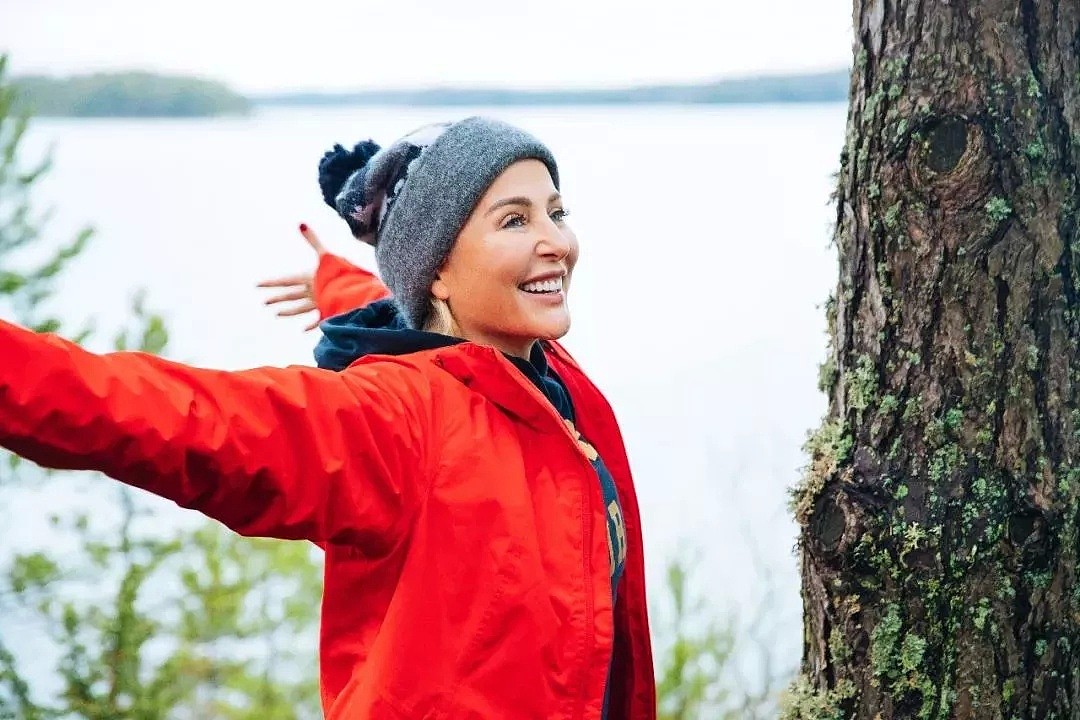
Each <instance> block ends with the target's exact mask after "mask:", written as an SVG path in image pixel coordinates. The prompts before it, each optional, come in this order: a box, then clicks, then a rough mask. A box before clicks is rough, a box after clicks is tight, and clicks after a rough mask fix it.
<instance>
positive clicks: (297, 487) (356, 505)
mask: <svg viewBox="0 0 1080 720" xmlns="http://www.w3.org/2000/svg"><path fill="white" fill-rule="evenodd" d="M430 393H431V387H430V385H428V384H427V383H425V382H423V381H422V379H421V378H420V377H419V374H418V373H417V371H416V370H415V369H413V368H411V367H409V366H406V365H404V364H401V365H399V364H392V363H379V368H378V372H377V373H376V372H374V370H373V366H365V365H360V366H357V367H354V368H351V369H350V370H347V371H345V372H341V373H334V372H329V371H323V370H318V369H315V368H306V367H295V368H260V369H254V370H247V371H242V372H225V371H217V370H205V369H199V368H194V367H189V366H186V365H182V364H180V363H175V362H171V361H168V360H163V359H161V358H157V357H154V356H152V355H147V354H143V353H131V352H120V353H110V354H106V355H96V354H93V353H90V352H88V351H86V350H84V349H82V348H80V347H78V346H77V345H75V344H73V343H70V342H68V341H66V340H63V339H61V338H59V337H56V336H53V335H39V334H36V333H33V332H31V331H29V330H25V329H23V328H20V327H17V326H15V325H11V324H9V323H6V322H3V321H0V445H2V446H4V447H6V448H8V449H10V450H12V451H14V452H15V453H17V454H19V455H22V456H24V457H26V458H27V459H30V460H32V461H34V462H37V463H39V464H41V465H44V466H46V467H52V468H67V469H81V470H98V471H101V472H104V473H106V474H108V475H110V476H112V477H114V478H116V479H118V480H120V481H122V482H125V483H127V484H130V485H133V486H136V487H140V488H144V489H146V490H149V491H150V492H153V493H155V494H157V495H161V496H163V497H166V498H169V499H171V500H173V501H175V502H176V503H177V504H179V505H181V506H183V507H189V508H194V509H197V510H199V511H201V512H203V513H205V514H206V515H208V516H210V517H212V518H215V519H217V520H219V521H221V522H223V523H224V524H226V525H228V526H229V527H231V528H233V529H234V530H236V531H238V532H240V533H243V534H246V535H262V536H272V537H282V538H305V539H309V540H313V541H316V542H327V541H328V542H365V541H378V542H385V541H387V540H390V539H391V538H392V537H393V536H396V535H397V534H398V533H401V532H403V531H404V529H405V528H406V527H407V526H408V522H409V520H410V519H411V517H412V516H413V514H414V511H415V509H416V508H417V507H418V505H419V503H420V502H421V501H422V497H423V495H424V493H425V491H426V485H427V478H429V477H430V473H429V472H428V470H427V462H428V460H427V458H428V456H429V453H428V452H427V451H426V446H427V441H428V439H429V438H430V436H431V431H432V428H433V427H434V423H433V421H432V418H431V412H432V409H433V408H435V407H436V406H437V403H434V402H432V398H431V397H430Z"/></svg>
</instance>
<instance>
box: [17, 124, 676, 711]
mask: <svg viewBox="0 0 1080 720" xmlns="http://www.w3.org/2000/svg"><path fill="white" fill-rule="evenodd" d="M319 169H320V177H319V180H320V186H321V188H322V191H323V197H324V199H325V200H326V201H327V202H328V203H329V204H331V205H332V206H333V207H334V208H335V209H336V210H337V211H338V213H339V214H340V215H341V216H342V217H343V218H344V219H345V220H346V222H347V223H348V225H349V227H350V229H351V230H352V232H353V234H354V235H355V236H356V237H357V238H359V239H361V240H363V241H365V242H368V243H371V244H372V245H373V246H374V247H375V256H376V259H377V262H378V264H379V270H380V273H381V275H382V277H383V279H384V280H385V281H386V283H387V285H388V286H389V288H386V287H383V286H382V285H381V283H380V281H378V280H376V279H375V276H374V275H371V274H363V275H362V276H361V277H362V279H363V281H364V282H363V283H361V284H362V285H363V287H360V288H359V289H358V288H357V287H356V286H355V284H354V286H353V287H352V288H351V290H350V292H352V293H354V295H353V297H354V298H355V299H356V300H357V302H355V303H354V306H355V305H363V307H359V308H358V309H355V310H352V311H349V312H346V313H344V314H341V315H337V316H335V317H333V318H330V319H329V320H327V321H326V322H324V323H323V325H322V327H323V332H324V337H323V339H322V341H321V342H320V344H319V347H318V349H317V351H316V357H317V360H318V361H319V365H320V367H319V368H306V367H304V368H300V367H292V368H284V369H277V368H260V369H255V370H246V371H239V372H222V371H215V370H205V369H200V368H194V367H190V366H186V365H182V364H179V363H174V362H170V361H166V360H162V359H158V358H153V357H147V356H144V355H141V354H136V353H111V354H108V355H97V354H93V353H89V352H87V351H85V350H83V349H81V348H79V347H77V346H75V345H73V344H71V343H69V342H67V341H64V340H61V339H60V338H56V337H52V336H43V335H37V334H35V333H32V332H29V331H27V330H24V329H21V328H18V327H16V326H14V325H10V324H6V323H3V322H0V357H3V358H4V359H5V362H4V363H3V364H2V365H0V445H2V446H4V447H7V448H9V449H11V450H13V451H14V452H16V453H19V454H21V455H23V456H25V457H27V458H29V459H31V460H34V461H36V462H38V463H40V464H43V465H46V466H49V467H64V468H82V469H93V470H100V471H102V472H105V473H106V474H109V475H111V476H112V477H114V478H117V479H118V480H121V481H122V482H126V483H129V484H131V485H134V486H137V487H142V488H144V489H147V490H149V491H151V492H154V493H157V494H159V495H161V496H163V497H166V498H169V499H172V500H174V501H175V502H177V503H178V504H180V505H181V506H183V507H189V508H193V509H196V510H199V511H201V512H203V513H205V514H206V515H208V516H210V517H212V518H215V519H217V520H219V521H221V522H222V523H224V524H226V525H227V526H229V527H230V528H232V529H234V530H235V531H237V532H239V533H242V534H247V535H264V536H273V537H281V538H288V539H303V540H309V541H312V542H315V543H318V544H319V545H320V546H321V547H323V548H324V549H325V551H326V574H325V586H324V593H323V612H322V628H321V635H322V638H321V658H320V668H321V685H322V700H323V706H324V708H325V710H326V714H327V716H328V717H329V718H332V719H333V718H340V719H344V718H358V717H363V718H372V719H373V720H404V719H405V718H431V719H434V718H442V719H449V718H455V719H461V720H465V719H466V718H518V717H521V718H525V717H527V718H566V719H569V718H589V719H590V720H596V719H597V718H607V719H610V720H654V719H655V717H656V700H655V687H654V680H653V667H652V655H651V648H650V640H649V624H648V617H647V613H646V605H645V585H644V564H643V557H642V540H641V527H640V515H639V511H638V504H637V498H636V494H635V491H634V484H633V479H632V477H631V474H630V468H629V465H628V461H627V456H626V449H625V448H624V447H623V443H622V436H621V433H620V431H619V427H618V424H617V422H616V420H615V417H614V415H613V413H612V411H611V408H610V406H609V405H608V403H607V401H606V400H605V399H604V398H603V396H602V395H601V394H600V392H599V391H598V390H597V389H596V387H595V386H594V385H593V384H592V383H591V382H590V381H589V379H588V378H587V377H586V375H585V374H584V373H583V372H582V370H581V369H580V367H579V366H578V365H577V363H575V362H574V360H573V359H572V358H571V357H570V356H569V354H567V352H566V351H565V350H564V349H563V348H562V347H561V346H560V345H559V344H558V343H557V339H558V338H560V337H562V336H563V334H565V333H566V331H567V329H568V328H569V324H570V316H569V311H568V308H567V302H566V296H567V293H568V291H569V288H570V279H571V276H572V272H573V269H574V265H575V263H576V261H577V254H578V243H577V239H576V237H575V236H574V233H573V232H572V231H571V230H570V229H569V227H568V226H567V224H566V212H565V209H564V208H563V205H562V198H561V196H560V194H559V175H558V168H557V165H556V163H555V159H554V157H552V155H551V153H550V151H549V150H548V149H547V147H546V146H545V145H543V144H542V143H541V142H540V141H539V140H537V139H535V138H533V137H532V136H531V135H529V134H527V133H525V132H523V131H522V130H520V129H518V128H515V127H513V126H510V125H507V124H505V123H502V122H498V121H494V120H488V119H483V118H470V119H467V120H463V121H461V122H457V123H444V124H440V125H434V126H428V127H425V128H421V129H420V130H417V131H416V132H414V133H412V134H410V135H408V136H406V137H405V138H404V139H402V140H399V141H398V142H396V143H394V144H392V145H390V146H388V147H387V148H385V149H382V148H380V147H379V146H378V145H376V144H375V143H374V142H371V141H368V142H364V143H360V144H358V145H357V146H355V147H354V148H353V150H351V151H349V150H346V149H345V148H343V147H341V146H335V148H334V149H333V150H332V151H330V152H329V153H327V154H326V156H325V157H324V158H323V159H322V162H321V163H320V168H319ZM313 245H315V246H318V243H317V241H315V242H313ZM316 286H318V287H322V285H321V283H319V282H316ZM391 291H392V295H391ZM322 295H323V296H322V297H320V298H319V301H320V305H323V304H328V305H336V306H338V307H341V306H342V305H343V302H342V300H341V299H340V298H338V299H337V300H334V299H333V298H329V299H328V298H327V297H326V293H322ZM364 303H366V304H364Z"/></svg>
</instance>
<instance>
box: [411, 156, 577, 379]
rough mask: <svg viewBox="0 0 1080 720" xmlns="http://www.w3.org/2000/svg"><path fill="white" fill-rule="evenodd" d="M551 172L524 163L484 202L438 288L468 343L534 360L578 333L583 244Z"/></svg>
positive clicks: (435, 291) (460, 239) (437, 293)
mask: <svg viewBox="0 0 1080 720" xmlns="http://www.w3.org/2000/svg"><path fill="white" fill-rule="evenodd" d="M565 217H566V212H565V211H564V210H563V203H562V197H561V196H560V195H559V192H558V191H557V190H556V189H555V184H554V183H553V182H552V180H551V174H550V173H549V172H548V169H547V166H546V165H544V164H543V163H542V162H540V161H539V160H520V161H518V162H516V163H514V164H513V165H511V166H510V167H508V168H507V169H506V170H504V171H503V173H502V174H501V175H499V177H497V178H496V179H495V182H493V183H492V184H491V186H490V187H489V188H488V189H487V192H485V193H484V195H483V197H481V198H480V201H479V202H478V203H477V205H476V208H475V209H474V210H473V212H472V215H470V216H469V219H468V220H467V221H466V223H465V226H464V227H463V228H462V229H461V233H460V234H459V235H458V237H457V241H456V242H455V243H454V247H453V249H452V250H451V251H450V255H449V257H447V259H446V264H445V265H443V267H442V269H441V270H440V271H439V274H438V276H437V277H436V279H435V282H434V283H432V286H431V294H432V295H433V296H435V297H437V298H439V299H442V300H445V301H446V302H447V304H448V305H449V306H450V311H451V313H452V314H453V316H454V320H455V322H456V323H457V325H458V327H459V329H460V330H461V334H462V336H463V337H465V339H467V340H471V341H473V342H477V343H481V344H484V345H491V346H493V347H496V348H498V349H499V350H502V351H503V352H506V353H510V354H512V355H517V356H518V357H524V358H527V357H528V356H529V352H530V350H531V349H532V345H533V343H534V342H535V341H536V340H537V339H544V340H553V339H556V338H560V337H562V336H563V335H565V334H566V332H567V330H569V329H570V311H569V309H568V308H567V305H566V294H567V292H568V291H569V289H570V276H571V274H572V273H573V271H574V265H575V264H576V263H577V257H578V242H577V237H575V235H574V233H573V231H572V230H571V229H570V228H569V227H568V226H567V225H566V221H565Z"/></svg>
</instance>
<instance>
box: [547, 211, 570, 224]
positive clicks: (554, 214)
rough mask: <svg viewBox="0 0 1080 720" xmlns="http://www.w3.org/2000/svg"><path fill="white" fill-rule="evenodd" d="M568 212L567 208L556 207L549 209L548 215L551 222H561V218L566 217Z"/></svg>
mask: <svg viewBox="0 0 1080 720" xmlns="http://www.w3.org/2000/svg"><path fill="white" fill-rule="evenodd" d="M569 214H570V211H569V210H563V209H562V208H558V209H556V210H552V211H551V215H550V217H551V219H552V221H553V222H557V223H561V222H562V221H563V220H565V219H566V216H567V215H569Z"/></svg>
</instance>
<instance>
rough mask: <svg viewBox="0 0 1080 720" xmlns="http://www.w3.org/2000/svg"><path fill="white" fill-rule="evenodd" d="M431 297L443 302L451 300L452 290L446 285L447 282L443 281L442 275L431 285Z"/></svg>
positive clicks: (437, 276) (436, 277)
mask: <svg viewBox="0 0 1080 720" xmlns="http://www.w3.org/2000/svg"><path fill="white" fill-rule="evenodd" d="M431 297H433V298H436V299H437V300H442V301H443V302H445V301H447V300H449V299H450V288H449V287H448V286H447V285H446V281H445V280H443V279H442V274H441V273H440V274H438V275H436V276H435V282H433V283H431Z"/></svg>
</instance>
